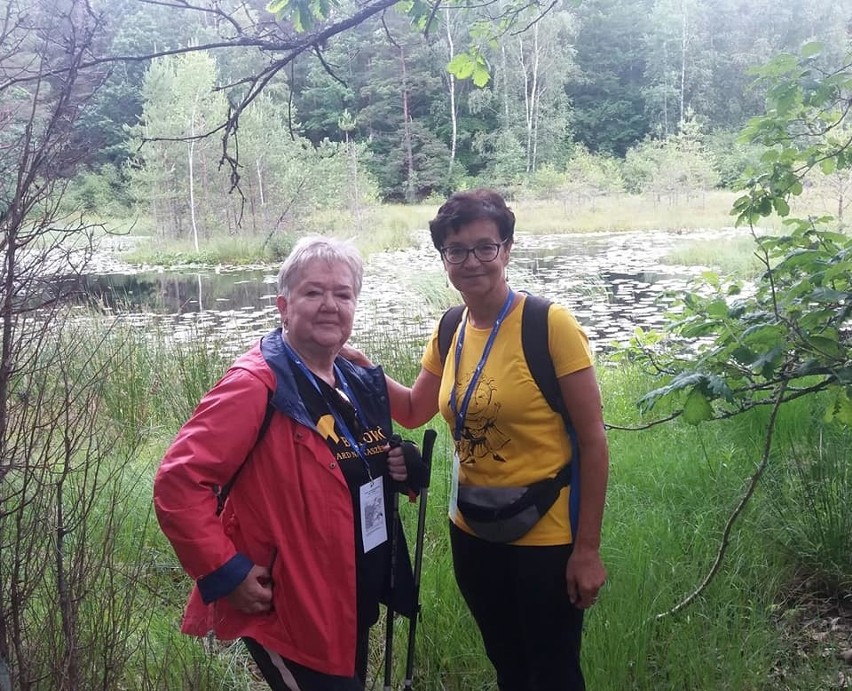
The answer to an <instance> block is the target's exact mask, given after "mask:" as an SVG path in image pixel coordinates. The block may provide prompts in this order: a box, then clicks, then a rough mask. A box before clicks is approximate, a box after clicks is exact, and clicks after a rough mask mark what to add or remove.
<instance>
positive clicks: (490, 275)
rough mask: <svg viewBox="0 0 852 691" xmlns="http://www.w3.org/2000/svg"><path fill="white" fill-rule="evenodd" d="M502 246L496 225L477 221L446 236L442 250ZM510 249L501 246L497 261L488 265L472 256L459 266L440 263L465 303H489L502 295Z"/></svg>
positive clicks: (509, 244) (468, 256)
mask: <svg viewBox="0 0 852 691" xmlns="http://www.w3.org/2000/svg"><path fill="white" fill-rule="evenodd" d="M501 242H503V241H502V239H501V238H500V231H499V229H498V228H497V224H496V223H495V222H494V221H492V220H490V219H478V220H476V221H471V222H470V223H467V224H465V225H463V226H461V227H460V228H459V229H458V230H457V231H456V232H452V233H450V234H448V235H447V237H446V240H445V241H444V247H463V248H466V249H473V248H474V247H478V246H480V245H487V244H499V243H501ZM511 248H512V242H511V240H509V241H507V242H506V243H505V244H503V245H501V246H500V250H499V252H498V253H497V258H496V259H494V260H493V261H490V262H483V261H480V260H479V259H477V258H476V256H475V255H474V253H473V252H468V255H467V259H465V260H464V261H463V262H462V263H461V264H451V263H449V262H448V261H447V260H446V259H444V260H443V261H444V269H446V271H447V275H448V276H449V278H450V282H451V283H452V284H453V286H455V288H456V290H458V291H459V292H460V293H461V294H462V295H463V296H464V298H465V302H468V301H469V299H473V300H476V299H480V300H481V299H488V298H489V296H491V295H493V294H494V293H500V294H502V293H503V288H504V286H505V285H506V278H505V270H506V265H507V264H508V263H509V252H510V251H511Z"/></svg>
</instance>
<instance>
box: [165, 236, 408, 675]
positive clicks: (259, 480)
mask: <svg viewBox="0 0 852 691" xmlns="http://www.w3.org/2000/svg"><path fill="white" fill-rule="evenodd" d="M361 279H362V262H361V259H360V256H359V255H358V253H357V251H356V250H355V248H354V247H353V246H352V245H351V244H349V243H346V242H342V241H337V240H331V239H323V238H308V239H304V240H302V241H300V242H299V243H298V244H297V245H296V247H295V249H294V250H293V252H292V253H291V255H290V256H289V257H288V259H287V260H286V261H285V262H284V264H283V266H282V267H281V271H280V274H279V277H278V293H279V294H278V299H277V305H278V310H279V312H280V314H281V320H282V324H283V329H277V330H275V331H273V332H272V333H270V334H268V335H267V336H265V337H264V338H263V339H262V340H261V342H260V343H258V344H257V345H256V346H255V347H253V348H252V349H251V350H249V351H248V352H247V353H246V354H244V355H243V356H241V357H240V358H239V359H238V360H237V361H236V362H235V363H234V365H233V366H232V367H231V368H230V369H229V370H228V371H227V373H226V374H225V375H224V377H223V378H222V379H221V380H220V381H219V382H218V383H217V384H216V385H215V386H214V387H213V388H212V389H211V390H210V391H209V392H208V393H207V394H206V395H205V396H204V398H203V399H202V401H201V403H200V404H199V406H198V408H197V409H196V410H195V412H194V413H193V415H192V417H191V418H190V419H189V421H188V422H187V423H186V424H185V425H184V426H183V427H182V428H181V430H180V432H179V433H178V435H177V438H176V439H175V441H174V443H173V444H172V445H171V446H170V448H169V449H168V451H167V452H166V455H165V457H164V458H163V461H162V464H161V466H160V468H159V470H158V472H157V476H156V479H155V484H154V503H155V508H156V512H157V517H158V519H159V521H160V525H161V527H162V529H163V531H164V532H165V534H166V535H167V537H168V538H169V540H170V541H171V543H172V545H173V547H174V549H175V552H176V553H177V556H178V558H179V559H180V562H181V564H182V565H183V567H184V568H185V570H186V571H187V573H188V574H189V575H190V576H191V577H192V578H193V579H194V580H195V588H194V589H193V592H192V595H191V596H190V600H189V603H188V605H187V608H186V613H185V617H184V622H183V631H184V632H185V633H189V634H194V635H199V636H202V635H205V634H207V633H208V632H209V631H211V630H212V631H213V632H215V634H216V635H217V636H218V637H219V638H222V639H235V638H242V639H243V640H244V641H245V642H246V645H247V646H248V648H249V650H250V652H251V654H252V656H253V657H254V658H255V660H256V661H257V663H258V665H259V667H260V669H261V671H262V672H263V674H264V676H265V678H266V680H267V682H268V683H269V685H270V687H271V688H273V689H289V690H292V691H295V690H296V689H302V690H303V691H304V690H307V689H310V690H312V691H325V690H328V691H357V690H359V689H362V688H363V684H364V680H365V677H366V670H367V643H368V631H369V627H370V626H371V625H372V624H373V623H375V621H376V619H377V617H378V603H379V600H380V598H381V597H382V596H383V591H384V590H385V589H386V586H387V582H388V578H387V576H388V572H389V567H390V549H389V539H388V536H389V534H391V533H390V531H391V529H392V527H391V526H390V523H389V521H390V515H391V513H392V512H391V511H389V510H387V509H388V507H389V506H390V503H389V502H390V496H391V495H390V493H391V491H392V487H391V485H392V482H391V481H392V480H395V481H405V480H406V477H407V473H406V467H405V462H404V458H403V450H402V449H401V448H396V447H395V448H390V446H389V444H388V440H389V438H390V435H391V419H390V410H389V402H388V395H387V389H386V385H385V380H384V376H383V374H382V372H381V369H380V368H372V369H370V368H367V369H365V368H361V367H358V366H356V365H353V364H351V363H349V362H347V361H346V360H343V359H341V358H338V352H339V351H340V348H341V346H343V344H344V343H346V341H347V339H348V338H349V335H350V333H351V331H352V323H353V318H354V315H355V306H356V302H357V299H358V294H359V292H360V289H361ZM268 406H272V408H273V409H274V411H273V412H272V413H271V418H269V422H268V430H265V431H264V432H261V429H262V428H263V427H264V419H265V417H266V411H267V410H268ZM259 435H260V438H259V439H258V437H259ZM409 455H410V454H409ZM225 486H230V492H229V494H228V498H227V501H226V502H225V504H224V510H223V511H222V512H221V515H217V501H218V499H217V496H216V490H217V489H218V488H221V487H225ZM384 594H386V593H384Z"/></svg>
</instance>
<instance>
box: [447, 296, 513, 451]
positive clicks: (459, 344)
mask: <svg viewBox="0 0 852 691" xmlns="http://www.w3.org/2000/svg"><path fill="white" fill-rule="evenodd" d="M514 298H515V293H514V292H513V291H512V289H511V288H509V294H508V295H507V296H506V301H505V302H504V303H503V307H501V308H500V314H498V315H497V319H495V320H494V326H492V327H491V333H490V334H489V336H488V340H487V341H486V342H485V349H484V350H483V351H482V357H481V358H479V364H478V365H477V366H476V369H475V370H474V371H473V376H472V377H471V378H470V382H469V383H468V385H467V391H465V394H464V398H463V399H462V404H461V409H459V407H458V398H457V394H456V385H455V384H453V389H452V392H451V393H450V411H451V412H452V413H453V415H454V416H455V418H456V425H455V429H454V430H453V438H454V439H455V440H456V441H460V440H461V433H462V428H463V427H464V419H465V417H467V409H468V406H469V405H470V399H471V398H472V397H473V392H474V390H475V389H476V384H477V382H478V381H479V376H480V375H481V374H482V368H483V367H485V362H486V360H488V354H489V353H490V352H491V347H492V346H493V345H494V339H495V338H497V332H498V331H499V330H500V325H501V324H502V323H503V320H504V319H505V318H506V315H507V314H508V313H509V307H511V306H512V300H514ZM466 326H467V314H466V313H465V315H464V317H463V319H462V324H461V331H459V336H458V339H457V340H456V369H455V372H454V376H455V379H456V381H458V376H459V364H460V363H461V354H462V348H463V347H464V332H465V327H466Z"/></svg>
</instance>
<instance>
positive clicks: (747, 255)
mask: <svg viewBox="0 0 852 691" xmlns="http://www.w3.org/2000/svg"><path fill="white" fill-rule="evenodd" d="M756 249H757V244H756V243H755V241H754V238H752V237H751V236H750V235H744V236H740V237H726V238H725V239H724V241H721V242H720V241H719V240H718V239H716V240H691V241H687V242H685V243H684V244H683V245H681V246H679V247H677V248H676V249H674V250H672V251H671V252H669V254H668V255H666V256H665V257H664V258H663V260H662V261H663V263H666V264H682V265H685V266H708V267H710V268H712V269H715V270H716V271H718V272H720V273H723V274H726V275H734V276H740V277H745V278H750V277H755V276H757V275H758V274H759V273H760V272H761V271H763V270H764V269H765V265H764V264H763V263H762V262H761V261H760V259H759V258H758V256H757V255H756V254H755V250H756Z"/></svg>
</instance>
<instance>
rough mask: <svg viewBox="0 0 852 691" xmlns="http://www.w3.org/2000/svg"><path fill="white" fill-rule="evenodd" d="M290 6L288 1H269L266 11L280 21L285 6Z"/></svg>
mask: <svg viewBox="0 0 852 691" xmlns="http://www.w3.org/2000/svg"><path fill="white" fill-rule="evenodd" d="M289 4H290V0H270V2H269V3H267V5H266V11H267V12H271V13H272V14H274V15H275V16H276V17H277V18H278V19H281V16H282V15H283V14H284V11H285V10H286V9H287V6H288V5H289Z"/></svg>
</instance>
